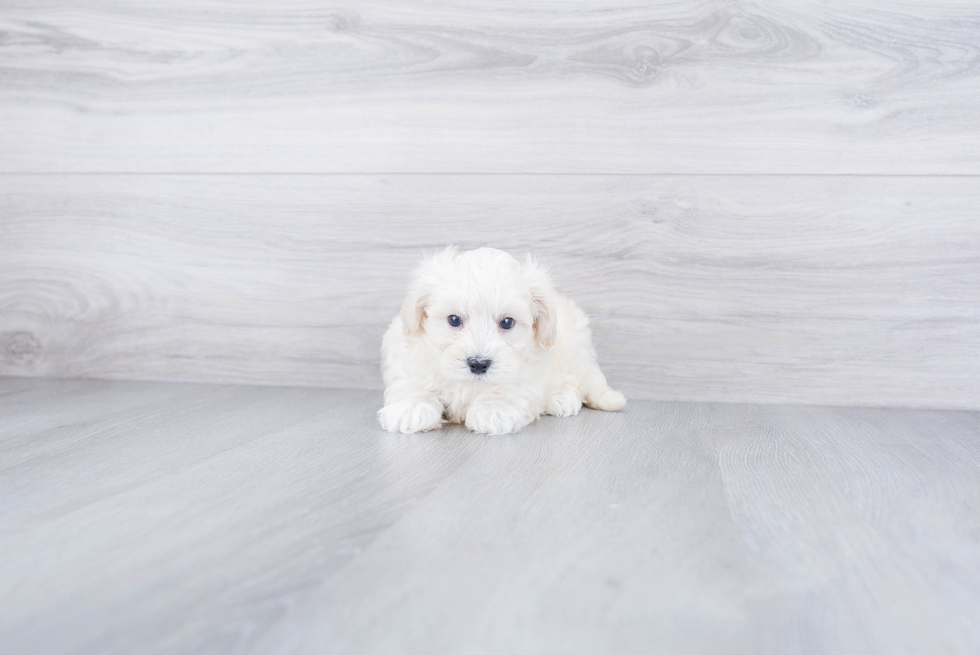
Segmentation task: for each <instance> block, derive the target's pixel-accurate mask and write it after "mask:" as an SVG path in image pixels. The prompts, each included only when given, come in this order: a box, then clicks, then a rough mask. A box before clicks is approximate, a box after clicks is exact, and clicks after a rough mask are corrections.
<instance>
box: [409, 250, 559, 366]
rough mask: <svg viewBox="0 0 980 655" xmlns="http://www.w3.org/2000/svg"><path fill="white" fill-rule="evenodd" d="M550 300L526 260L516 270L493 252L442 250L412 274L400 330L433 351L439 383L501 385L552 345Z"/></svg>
mask: <svg viewBox="0 0 980 655" xmlns="http://www.w3.org/2000/svg"><path fill="white" fill-rule="evenodd" d="M554 295H555V292H554V288H553V287H552V285H551V280H550V279H549V278H548V274H547V272H546V271H545V270H544V269H543V268H542V267H541V266H539V265H538V264H537V263H536V262H535V261H534V260H533V259H531V257H530V256H529V257H528V258H527V260H526V261H525V262H524V263H523V264H522V263H521V262H519V261H517V260H516V259H514V258H513V257H511V256H510V255H508V254H507V253H505V252H502V251H500V250H495V249H493V248H480V249H478V250H470V251H468V252H464V253H459V252H457V251H456V248H455V247H454V246H450V247H449V248H446V249H445V250H443V251H442V252H440V253H437V254H435V255H433V256H431V257H428V258H426V259H425V260H424V261H423V262H422V264H421V266H419V268H418V270H417V271H416V273H415V278H414V280H413V281H412V284H411V286H410V288H409V291H408V296H407V297H406V299H405V304H404V305H403V306H402V311H401V321H402V327H403V328H404V330H405V332H406V334H409V335H416V336H419V337H421V338H424V339H426V340H427V341H428V342H429V343H430V344H431V345H432V346H433V347H434V349H435V350H436V351H437V352H438V353H439V367H440V370H441V372H442V375H443V377H446V378H449V379H454V380H460V381H466V380H469V381H474V382H476V381H486V382H489V383H490V384H501V383H506V382H507V381H508V380H510V379H511V378H513V377H514V376H516V375H517V373H518V371H519V370H520V365H521V360H522V359H523V358H524V357H526V356H527V355H528V354H529V353H530V352H531V351H532V350H533V349H535V348H544V349H547V348H550V347H551V346H552V344H554V341H555V316H554V313H555V308H554Z"/></svg>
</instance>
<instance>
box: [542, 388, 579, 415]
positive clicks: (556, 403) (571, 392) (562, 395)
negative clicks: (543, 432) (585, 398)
mask: <svg viewBox="0 0 980 655" xmlns="http://www.w3.org/2000/svg"><path fill="white" fill-rule="evenodd" d="M580 409H582V396H580V395H579V394H578V391H576V390H575V389H573V388H571V387H565V388H564V389H562V390H561V391H559V392H558V393H556V394H555V395H554V397H553V398H552V399H551V402H549V403H548V413H549V414H551V415H552V416H575V415H576V414H578V411H579V410H580Z"/></svg>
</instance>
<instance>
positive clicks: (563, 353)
mask: <svg viewBox="0 0 980 655" xmlns="http://www.w3.org/2000/svg"><path fill="white" fill-rule="evenodd" d="M381 350H382V373H383V375H384V382H385V406H384V408H382V409H381V410H380V411H379V412H378V420H379V422H380V423H381V427H383V428H384V429H385V430H388V431H389V432H406V433H407V432H421V431H424V430H434V429H435V428H438V427H439V426H441V425H442V424H443V423H444V422H446V421H450V422H452V423H465V424H466V427H468V428H469V429H471V430H473V431H475V432H484V433H486V434H507V433H510V432H516V431H518V430H520V429H521V428H522V427H524V426H525V425H527V424H528V423H530V422H532V421H534V420H535V419H536V418H538V417H539V416H541V415H542V414H551V415H552V416H574V415H575V414H578V411H579V409H581V408H582V403H585V404H586V405H588V406H589V407H591V408H593V409H601V410H605V411H610V412H614V411H617V410H620V409H622V408H623V406H624V405H625V404H626V398H624V397H623V394H621V393H619V392H618V391H614V390H613V389H611V388H609V386H608V385H607V384H606V378H605V376H604V375H603V374H602V371H601V370H599V364H598V363H597V362H596V354H595V349H594V348H593V347H592V333H591V332H590V330H589V319H588V317H586V315H585V313H584V312H583V311H582V310H581V309H579V308H578V306H577V305H576V304H575V303H573V302H572V301H571V300H569V299H568V298H566V297H564V296H562V295H559V294H557V293H555V290H554V288H553V287H552V285H551V280H550V279H549V277H548V274H547V273H546V271H545V270H544V269H543V268H542V267H541V266H539V265H538V264H537V263H536V262H535V261H534V260H533V259H531V257H530V256H528V258H527V259H526V260H525V262H524V263H523V264H521V263H520V262H519V261H517V260H516V259H514V258H513V257H511V256H510V255H508V254H507V253H505V252H502V251H500V250H495V249H494V248H480V249H478V250H470V251H469V252H463V253H459V252H457V250H456V248H455V246H450V247H448V248H446V249H445V250H443V251H442V252H440V253H438V254H436V255H433V256H431V257H428V258H426V259H425V260H423V262H422V264H421V265H420V266H419V268H418V269H417V270H416V272H415V278H414V280H413V281H412V283H411V286H410V287H409V290H408V296H407V297H406V298H405V304H404V305H403V306H402V309H401V314H400V315H399V316H397V317H395V320H393V321H392V322H391V326H390V327H389V328H388V331H387V332H386V333H385V336H384V340H383V342H382V347H381Z"/></svg>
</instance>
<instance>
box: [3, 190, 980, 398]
mask: <svg viewBox="0 0 980 655" xmlns="http://www.w3.org/2000/svg"><path fill="white" fill-rule="evenodd" d="M977 206H980V185H978V184H977V183H976V180H975V179H973V178H928V177H916V178H891V177H835V176H830V177H806V176H804V177H787V176H775V177H763V176H741V177H740V176H717V177H711V176H693V177H683V176H681V177H666V176H608V177H606V176H572V177H569V176H466V175H462V176H406V175H398V176H390V177H377V176H356V175H352V176H234V175H233V176H211V175H204V176H87V175H85V176H60V177H54V178H52V177H47V176H40V177H39V176H0V235H2V238H0V374H4V375H28V376H65V377H102V378H124V379H147V378H148V379H161V380H187V381H212V382H215V381H225V382H238V383H241V382H245V383H259V384H284V385H313V386H328V387H340V388H380V386H381V380H380V375H379V372H378V350H379V344H380V337H381V334H382V332H383V330H384V328H385V327H386V325H387V323H388V322H389V321H390V320H391V318H392V317H393V316H394V315H395V314H396V313H397V310H398V307H399V306H400V304H401V300H402V298H403V293H404V289H405V287H406V284H407V276H408V274H409V272H410V270H411V269H412V267H413V266H414V265H415V264H416V262H417V260H418V258H419V257H420V255H421V253H422V251H423V250H425V249H429V250H432V249H435V248H440V247H442V246H443V245H445V244H447V243H452V242H455V243H458V244H460V245H462V246H463V247H476V246H481V245H493V246H496V247H500V248H504V249H507V250H510V251H513V252H516V253H521V252H523V251H531V252H533V253H535V254H536V255H538V256H539V258H540V259H541V260H543V261H544V262H545V263H547V264H549V265H550V266H551V268H552V273H553V275H554V278H555V280H556V282H557V285H558V287H559V289H560V290H562V291H564V292H566V293H567V294H569V295H570V296H572V297H573V298H575V299H576V300H577V301H578V302H579V303H580V304H581V305H582V306H583V307H584V308H585V309H586V311H587V312H589V313H590V314H591V315H592V316H593V326H594V331H595V340H596V343H597V346H598V350H599V354H600V361H601V363H602V365H603V367H604V369H605V370H606V372H607V374H608V377H609V379H610V381H611V383H612V384H613V385H614V386H617V387H619V388H622V389H623V390H624V391H625V392H626V393H627V395H628V396H630V397H632V398H660V399H678V400H684V399H690V400H722V401H746V402H777V401H778V402H786V401H790V402H807V403H826V404H842V405H888V406H920V407H922V406H925V407H946V408H964V409H968V408H977V407H980V376H977V374H976V371H977V370H980V223H978V222H977V220H976V207H977Z"/></svg>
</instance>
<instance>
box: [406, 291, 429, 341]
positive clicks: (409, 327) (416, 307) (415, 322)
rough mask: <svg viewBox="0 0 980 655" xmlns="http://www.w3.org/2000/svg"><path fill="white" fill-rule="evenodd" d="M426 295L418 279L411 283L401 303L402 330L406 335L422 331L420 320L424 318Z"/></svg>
mask: <svg viewBox="0 0 980 655" xmlns="http://www.w3.org/2000/svg"><path fill="white" fill-rule="evenodd" d="M427 301H428V295H427V294H426V293H424V292H423V290H422V289H421V285H419V284H418V280H416V281H415V282H413V283H412V286H411V287H409V289H408V295H407V296H405V302H404V303H402V312H401V318H402V330H404V331H405V334H407V335H415V334H419V333H421V332H422V321H424V320H425V304H426V302H427Z"/></svg>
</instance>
